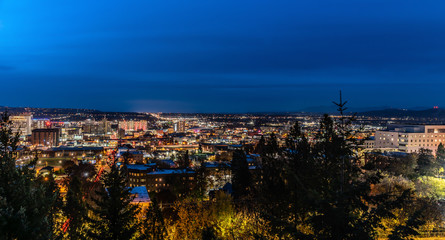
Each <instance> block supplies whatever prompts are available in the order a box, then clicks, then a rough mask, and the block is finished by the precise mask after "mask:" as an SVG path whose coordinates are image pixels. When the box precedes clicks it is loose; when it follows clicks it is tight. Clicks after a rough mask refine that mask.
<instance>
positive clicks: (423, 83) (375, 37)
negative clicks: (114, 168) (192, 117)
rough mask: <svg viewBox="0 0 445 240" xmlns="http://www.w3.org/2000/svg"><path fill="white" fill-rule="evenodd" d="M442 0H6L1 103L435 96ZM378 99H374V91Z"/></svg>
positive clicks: (211, 105) (169, 108) (252, 108)
mask: <svg viewBox="0 0 445 240" xmlns="http://www.w3.org/2000/svg"><path fill="white" fill-rule="evenodd" d="M444 6H445V5H444V3H441V2H437V1H423V2H421V3H420V2H415V1H392V2H387V1H377V2H376V1H360V2H353V1H336V2H326V1H298V2H291V1H283V2H279V3H277V2H273V3H272V2H269V1H246V2H242V3H240V2H236V1H224V2H204V1H193V2H182V1H173V2H169V3H167V2H145V1H135V2H133V3H132V4H128V3H123V2H120V1H95V2H90V1H88V2H87V1H84V0H81V1H76V2H58V3H54V2H52V1H48V0H44V1H38V2H35V1H29V0H28V1H20V2H18V1H1V2H0V80H1V83H2V88H3V89H5V90H13V91H4V93H3V94H2V95H1V96H0V102H2V104H1V105H5V106H31V107H50V108H51V107H61V108H62V107H63V108H89V109H98V110H102V111H129V112H132V111H136V112H280V111H299V110H301V109H305V108H308V107H314V106H326V105H329V103H330V102H331V101H333V100H336V99H337V98H338V91H339V90H342V91H343V92H344V95H345V98H346V99H348V100H349V103H350V104H349V105H350V106H351V107H356V108H357V107H361V108H366V107H379V106H389V107H395V108H411V107H417V106H428V107H432V106H436V105H438V106H441V105H442V103H444V102H445V97H443V95H442V94H441V89H442V88H443V87H445V83H443V81H442V79H443V77H444V76H445V72H444V70H443V69H445V68H443V66H444V62H445V61H444V60H445V59H444V58H443V56H442V55H441V53H442V52H444V51H445V47H444V46H443V44H442V42H443V41H444V40H445V32H444V31H443V27H442V26H443V25H444V24H445V19H444V18H443V17H442V11H441V10H442V9H443V7H444ZM376 96H378V98H377V97H376Z"/></svg>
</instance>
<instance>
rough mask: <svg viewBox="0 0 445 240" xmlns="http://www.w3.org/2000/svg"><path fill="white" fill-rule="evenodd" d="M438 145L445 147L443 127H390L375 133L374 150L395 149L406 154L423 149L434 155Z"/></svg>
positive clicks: (444, 128) (444, 129) (444, 127)
mask: <svg viewBox="0 0 445 240" xmlns="http://www.w3.org/2000/svg"><path fill="white" fill-rule="evenodd" d="M440 143H443V144H444V145H445V125H390V126H388V129H387V130H385V131H377V132H376V133H375V148H397V149H398V150H399V151H402V152H406V153H414V152H419V150H420V149H421V148H425V149H429V150H431V151H432V152H433V154H436V151H437V147H438V146H439V144H440Z"/></svg>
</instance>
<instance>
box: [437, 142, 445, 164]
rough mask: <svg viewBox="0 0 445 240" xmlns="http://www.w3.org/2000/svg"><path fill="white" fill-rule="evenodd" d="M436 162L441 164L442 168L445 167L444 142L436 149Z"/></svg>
mask: <svg viewBox="0 0 445 240" xmlns="http://www.w3.org/2000/svg"><path fill="white" fill-rule="evenodd" d="M436 162H437V164H438V165H439V167H440V168H442V170H443V168H444V167H445V147H444V146H443V144H442V143H440V144H439V146H438V147H437V151H436Z"/></svg>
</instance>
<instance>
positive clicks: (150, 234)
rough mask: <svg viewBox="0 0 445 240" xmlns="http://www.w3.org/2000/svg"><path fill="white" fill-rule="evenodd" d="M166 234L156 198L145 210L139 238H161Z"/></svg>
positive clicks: (149, 239) (150, 239)
mask: <svg viewBox="0 0 445 240" xmlns="http://www.w3.org/2000/svg"><path fill="white" fill-rule="evenodd" d="M166 235H167V232H166V227H165V221H164V216H163V214H162V210H161V208H160V207H159V204H158V202H157V200H156V198H153V199H152V203H151V205H150V207H149V208H148V209H147V211H146V216H145V220H144V222H143V229H142V234H141V237H140V239H147V240H163V239H164V238H165V237H166Z"/></svg>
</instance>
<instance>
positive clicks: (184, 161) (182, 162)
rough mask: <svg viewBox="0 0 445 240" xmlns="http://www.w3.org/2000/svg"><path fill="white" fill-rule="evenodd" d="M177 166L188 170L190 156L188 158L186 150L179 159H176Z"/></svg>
mask: <svg viewBox="0 0 445 240" xmlns="http://www.w3.org/2000/svg"><path fill="white" fill-rule="evenodd" d="M178 166H179V168H189V167H190V156H189V151H188V150H187V151H185V152H184V153H183V154H181V155H180V157H179V159H178Z"/></svg>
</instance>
